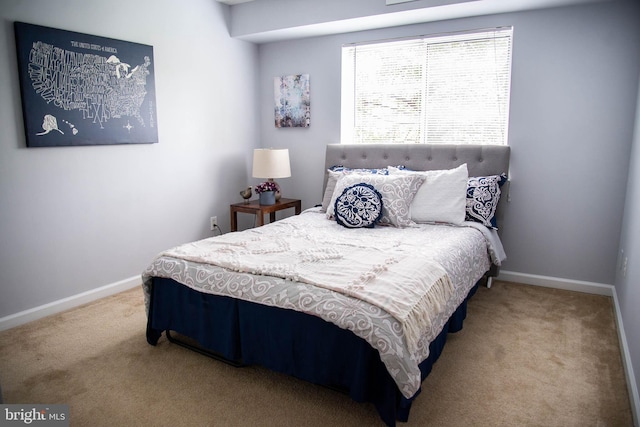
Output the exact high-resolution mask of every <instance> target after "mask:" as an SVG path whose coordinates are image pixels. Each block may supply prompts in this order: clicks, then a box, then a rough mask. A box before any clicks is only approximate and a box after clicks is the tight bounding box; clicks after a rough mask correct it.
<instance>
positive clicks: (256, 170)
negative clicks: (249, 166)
mask: <svg viewBox="0 0 640 427" xmlns="http://www.w3.org/2000/svg"><path fill="white" fill-rule="evenodd" d="M290 176H291V165H290V164H289V150H288V149H286V148H284V149H275V148H256V149H255V150H253V177H254V178H288V177H290Z"/></svg>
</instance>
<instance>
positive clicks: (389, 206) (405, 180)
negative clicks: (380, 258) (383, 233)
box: [327, 173, 466, 227]
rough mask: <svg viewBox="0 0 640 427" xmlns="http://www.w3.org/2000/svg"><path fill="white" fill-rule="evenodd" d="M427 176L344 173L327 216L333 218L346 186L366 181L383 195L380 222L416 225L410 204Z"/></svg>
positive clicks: (337, 184)
mask: <svg viewBox="0 0 640 427" xmlns="http://www.w3.org/2000/svg"><path fill="white" fill-rule="evenodd" d="M424 180H425V178H424V177H422V176H420V175H417V174H413V175H375V174H356V173H350V174H343V175H342V176H340V177H339V178H338V181H337V182H336V188H335V189H334V191H333V196H332V197H331V202H330V203H329V206H327V218H332V217H333V213H334V207H335V203H336V199H337V198H338V197H339V196H340V195H341V194H342V192H343V191H344V189H345V188H347V187H350V186H352V185H355V184H359V183H365V184H370V185H373V186H374V187H375V189H376V190H378V192H380V194H381V196H382V218H381V219H380V224H390V225H393V226H396V227H408V226H411V225H415V222H413V221H412V220H411V211H410V209H409V206H410V205H411V201H412V200H413V198H414V196H415V195H416V192H417V191H418V189H419V188H420V186H421V185H422V183H423V182H424ZM465 194H466V188H465Z"/></svg>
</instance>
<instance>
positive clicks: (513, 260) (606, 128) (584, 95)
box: [259, 2, 640, 285]
mask: <svg viewBox="0 0 640 427" xmlns="http://www.w3.org/2000/svg"><path fill="white" fill-rule="evenodd" d="M638 21H639V20H638V10H637V8H635V7H633V6H632V4H631V3H627V2H624V3H621V2H613V3H601V4H590V5H584V6H572V7H563V8H556V9H547V10H541V11H529V12H519V13H509V14H501V15H492V16H484V17H475V18H466V19H457V20H451V21H444V22H434V23H429V24H421V25H412V26H404V27H398V28H390V29H385V30H373V31H366V32H359V33H348V34H341V35H334V36H325V37H316V38H308V39H299V40H293V41H283V42H274V43H269V44H264V45H261V46H260V51H259V62H260V77H259V79H260V81H259V90H260V104H261V110H260V114H261V125H262V127H261V136H262V144H263V145H264V146H277V147H288V148H289V149H290V150H291V155H292V158H293V160H292V162H293V170H292V174H293V177H292V178H290V179H288V180H284V181H286V184H285V185H286V187H285V191H287V192H288V194H291V195H294V196H296V197H300V198H302V199H303V203H304V204H305V206H307V207H308V206H312V205H313V204H315V203H318V202H319V201H320V200H321V189H322V187H321V185H322V184H321V180H322V174H323V171H322V162H320V161H319V160H320V159H321V158H322V157H323V156H324V147H325V145H326V144H327V143H338V142H340V47H341V45H342V44H343V43H348V42H354V41H359V40H375V39H383V38H391V37H398V36H405V35H416V34H430V33H441V32H449V31H457V30H467V29H474V28H486V27H493V26H506V25H513V26H514V47H513V73H512V74H513V77H512V92H511V116H510V137H509V144H510V145H511V147H512V169H511V177H512V185H511V199H512V201H511V203H510V204H509V206H508V210H507V212H506V218H505V226H504V234H503V236H504V245H505V248H506V251H507V255H508V259H507V261H506V262H505V264H504V270H509V271H513V272H517V273H525V274H535V275H543V276H551V277H556V278H561V279H572V280H580V281H588V282H595V283H603V284H610V285H611V284H613V283H614V277H615V268H616V260H617V253H618V244H619V238H620V229H621V224H622V212H623V206H624V198H625V187H626V182H627V171H628V163H629V153H630V149H631V141H632V133H633V123H634V120H635V107H636V90H637V88H638V70H639V67H640V62H639V61H640V54H639V52H638V46H639V45H640V34H639V30H638V28H640V25H638V24H639V22H638ZM293 73H309V74H310V85H311V126H310V128H308V129H276V128H275V127H274V124H273V107H272V106H273V88H272V84H271V81H272V79H273V77H274V76H278V75H282V74H293Z"/></svg>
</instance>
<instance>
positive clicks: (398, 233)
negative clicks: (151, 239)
mask: <svg viewBox="0 0 640 427" xmlns="http://www.w3.org/2000/svg"><path fill="white" fill-rule="evenodd" d="M465 224H466V225H467V226H463V227H453V226H446V225H419V226H416V227H413V228H404V229H400V228H395V227H376V228H374V229H347V228H344V227H342V226H340V225H338V224H337V223H336V222H335V221H331V220H328V219H326V216H325V215H324V213H321V212H319V211H317V210H314V209H311V210H308V211H305V212H304V213H303V214H302V215H299V216H293V217H289V218H287V219H285V220H281V221H278V222H275V223H273V224H268V225H265V226H263V227H259V228H255V229H251V230H246V231H244V232H240V233H229V234H226V235H223V236H218V237H214V238H210V239H205V240H202V241H199V242H194V243H189V244H186V245H181V246H178V247H177V248H173V249H171V250H169V251H165V252H163V253H162V254H160V255H159V256H158V257H157V258H156V259H155V260H154V262H153V263H152V264H151V265H150V266H149V267H148V268H147V269H146V270H145V272H144V273H143V288H144V290H145V297H146V299H147V304H148V299H149V295H150V286H151V278H152V277H165V278H171V279H173V280H175V281H177V282H179V283H182V284H184V285H186V286H188V287H190V288H192V289H195V290H198V291H200V292H204V293H210V294H215V295H226V296H232V297H235V298H239V299H243V300H247V301H253V302H256V303H260V304H264V305H269V306H276V307H281V308H286V309H292V310H297V311H300V312H304V313H307V314H311V315H314V316H318V317H320V318H322V319H324V320H326V321H328V322H331V323H334V324H335V325H337V326H339V327H340V328H343V329H347V330H350V331H352V332H353V333H354V334H356V335H357V336H359V337H361V338H363V339H365V340H366V341H367V342H369V344H370V345H371V346H372V347H374V348H375V349H377V350H378V352H379V353H380V358H381V360H382V362H383V363H384V364H385V366H386V367H387V370H388V371H389V373H390V375H391V377H392V378H393V379H394V380H395V382H396V384H398V388H399V389H400V391H401V392H402V394H403V395H404V396H405V397H407V398H409V397H411V396H413V395H414V394H415V393H416V392H417V391H418V389H419V388H420V383H421V381H420V370H419V367H418V365H419V363H420V362H421V361H423V360H424V359H425V358H426V357H427V356H428V355H429V343H430V342H431V341H432V340H433V339H434V338H435V337H436V336H437V335H438V334H439V333H440V331H441V330H442V328H443V326H444V324H445V322H446V321H447V319H448V318H449V317H450V316H451V314H453V312H454V311H455V309H456V308H457V307H458V306H459V305H460V303H461V302H462V301H463V300H464V298H465V297H466V295H467V294H468V292H469V290H470V289H471V288H472V287H473V285H474V284H475V283H476V282H477V280H478V279H479V278H480V277H482V275H483V274H484V272H485V271H487V270H488V269H489V266H490V262H491V259H493V262H495V263H496V264H499V263H500V262H501V261H502V259H503V258H504V253H503V251H502V246H501V244H500V241H499V239H497V235H496V234H495V233H493V234H491V233H488V232H487V231H486V228H484V227H483V226H480V227H478V226H477V225H474V224H472V223H468V224H467V223H465ZM355 265H357V268H355V267H354V266H355ZM315 266H319V267H320V268H319V269H315V270H314V268H313V267H315ZM328 266H330V267H328ZM413 270H420V271H425V272H426V276H425V275H423V276H420V275H419V274H418V271H415V273H416V275H414V276H412V277H411V275H410V274H409V273H411V272H413ZM398 274H399V275H400V276H401V277H405V278H407V279H405V281H406V282H407V283H409V284H410V286H411V289H412V290H413V291H412V292H410V293H409V295H408V296H406V297H404V296H401V295H399V292H400V291H401V288H402V284H401V283H400V282H399V281H396V280H393V279H392V278H393V277H394V276H396V277H398V276H397V275H398ZM390 285H391V289H390V290H389V287H390ZM371 289H373V291H371ZM384 289H387V291H382V290H384ZM425 295H428V296H429V297H428V298H423V297H424V296H425ZM415 307H418V308H417V309H414V308H415Z"/></svg>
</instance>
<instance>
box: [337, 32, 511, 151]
mask: <svg viewBox="0 0 640 427" xmlns="http://www.w3.org/2000/svg"><path fill="white" fill-rule="evenodd" d="M511 37H512V28H510V27H509V28H497V29H492V30H483V31H477V32H472V33H463V34H455V35H445V36H435V37H421V38H412V39H402V40H394V41H388V42H382V43H368V44H355V45H347V46H343V48H342V138H341V139H342V142H349V143H389V142H402V143H425V142H428V143H454V144H506V143H507V129H508V122H509V90H510V81H511Z"/></svg>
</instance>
